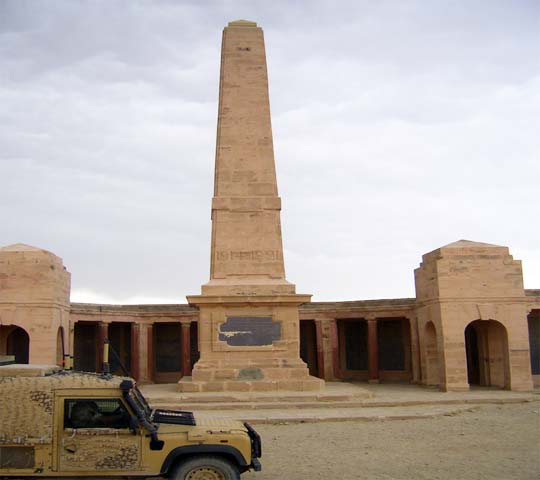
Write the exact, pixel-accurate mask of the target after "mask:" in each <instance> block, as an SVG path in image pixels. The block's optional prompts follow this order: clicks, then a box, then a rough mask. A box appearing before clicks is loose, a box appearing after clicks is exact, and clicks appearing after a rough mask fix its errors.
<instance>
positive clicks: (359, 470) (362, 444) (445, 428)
mask: <svg viewBox="0 0 540 480" xmlns="http://www.w3.org/2000/svg"><path fill="white" fill-rule="evenodd" d="M426 408H429V407H426ZM257 431H259V433H260V434H261V436H262V438H263V458H262V465H263V471H262V472H259V473H253V472H249V473H246V474H244V475H242V480H311V479H336V480H348V479H369V480H383V479H384V480H387V479H397V480H408V479H411V480H412V479H414V480H421V479H429V480H436V479H440V480H443V479H444V480H447V479H448V480H449V479H452V480H469V479H471V480H472V479H474V480H483V479H490V480H493V479H500V480H539V479H540V403H538V402H533V403H525V404H510V405H484V406H481V407H478V408H477V409H475V410H474V411H473V412H465V413H459V414H455V415H448V416H443V417H439V418H434V419H415V420H393V421H372V422H331V423H330V422H329V423H326V422H325V423H306V424H299V425H298V424H289V425H257Z"/></svg>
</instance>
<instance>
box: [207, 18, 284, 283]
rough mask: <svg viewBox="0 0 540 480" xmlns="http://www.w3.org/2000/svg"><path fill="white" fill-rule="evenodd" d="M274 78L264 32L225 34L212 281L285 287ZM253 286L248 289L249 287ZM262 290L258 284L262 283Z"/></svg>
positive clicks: (248, 27) (241, 29)
mask: <svg viewBox="0 0 540 480" xmlns="http://www.w3.org/2000/svg"><path fill="white" fill-rule="evenodd" d="M280 210H281V200H280V198H279V196H278V189H277V181H276V169H275V163H274V149H273V143H272V126H271V122H270V103H269V98H268V75H267V69H266V54H265V48H264V37H263V32H262V30H261V29H260V28H259V27H257V26H256V24H255V23H253V22H247V21H237V22H231V23H230V24H229V26H228V27H226V28H225V29H224V31H223V43H222V56H221V75H220V85H219V112H218V128H217V146H216V165H215V182H214V198H213V201H212V253H211V255H212V256H211V267H210V283H209V284H208V285H207V286H205V287H203V293H211V292H215V291H216V288H218V287H219V286H221V285H229V286H230V285H232V284H235V285H237V286H238V288H237V289H236V290H237V293H242V292H244V291H246V289H242V287H241V286H242V285H244V286H246V285H261V284H262V283H266V284H272V285H274V290H275V288H276V285H280V288H278V290H280V291H281V292H283V293H285V292H286V293H294V286H292V285H290V284H288V283H287V282H285V268H284V265H283V247H282V239H281V222H280ZM246 288H247V289H248V290H249V287H246ZM256 288H258V289H260V287H256Z"/></svg>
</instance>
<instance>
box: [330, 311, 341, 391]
mask: <svg viewBox="0 0 540 480" xmlns="http://www.w3.org/2000/svg"><path fill="white" fill-rule="evenodd" d="M330 342H331V345H332V373H333V376H334V379H336V380H337V379H340V378H343V375H342V373H341V365H340V363H339V332H338V321H337V319H335V318H333V319H332V323H331V324H330Z"/></svg>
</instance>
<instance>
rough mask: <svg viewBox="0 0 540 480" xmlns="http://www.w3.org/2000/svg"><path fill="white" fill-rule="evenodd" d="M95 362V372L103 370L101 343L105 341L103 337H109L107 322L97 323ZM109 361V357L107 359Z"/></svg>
mask: <svg viewBox="0 0 540 480" xmlns="http://www.w3.org/2000/svg"><path fill="white" fill-rule="evenodd" d="M97 337H98V338H97V342H98V344H97V351H98V354H97V362H98V364H97V365H96V367H97V368H96V372H101V371H103V345H104V343H105V339H108V338H109V323H108V322H99V324H98V335H97ZM109 362H110V359H109Z"/></svg>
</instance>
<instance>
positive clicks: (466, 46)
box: [0, 0, 540, 301]
mask: <svg viewBox="0 0 540 480" xmlns="http://www.w3.org/2000/svg"><path fill="white" fill-rule="evenodd" d="M236 18H249V19H253V20H256V21H257V22H258V23H259V24H260V25H261V26H262V27H263V29H264V30H265V36H266V47H267V55H268V68H269V75H270V98H271V108H272V113H273V130H274V143H275V150H276V163H277V169H278V182H279V189H280V194H281V196H282V198H283V208H284V209H283V234H284V244H285V249H286V252H285V257H286V267H287V272H288V276H289V278H290V280H291V281H294V282H296V283H297V284H298V290H299V291H303V292H308V293H314V294H315V298H319V299H353V298H373V297H380V296H386V297H398V296H405V295H413V294H414V287H413V280H412V269H413V268H414V267H415V266H416V265H417V264H418V262H419V261H420V257H421V255H422V253H425V252H427V251H429V250H431V249H433V248H436V247H438V246H440V245H444V244H446V243H449V242H451V241H454V240H456V239H458V238H470V239H473V240H479V241H486V242H490V243H500V244H506V245H509V246H510V247H511V249H512V250H514V249H515V250H516V252H518V253H519V254H521V255H523V258H522V259H523V260H524V265H525V273H526V277H525V280H526V285H527V286H528V287H530V288H532V287H535V286H538V285H540V270H539V269H538V267H536V265H540V250H539V249H538V247H537V245H538V244H539V243H540V237H539V235H540V232H539V231H538V230H537V229H534V228H532V227H531V225H532V224H531V218H534V217H535V215H536V216H538V214H539V213H540V212H539V211H538V208H539V203H538V202H537V201H536V198H537V193H536V191H537V187H536V183H537V180H536V179H537V178H538V177H539V176H540V171H539V169H540V167H539V165H540V162H539V161H538V160H539V159H538V152H539V151H540V148H539V147H540V140H539V139H538V135H537V133H536V125H537V122H538V120H537V119H538V116H539V114H540V96H539V92H540V60H538V55H537V52H538V50H539V47H540V40H539V38H538V33H537V32H538V30H539V28H538V27H539V18H540V8H539V7H538V4H537V3H536V2H527V1H518V2H512V3H511V4H510V3H508V2H502V1H500V2H499V1H490V2H487V1H485V2H483V1H480V2H474V3H471V2H464V1H463V2H452V3H449V2H442V1H440V2H438V1H435V2H419V1H418V2H415V1H411V2H401V1H382V2H371V1H363V2H362V1H360V2H339V7H336V3H335V2H330V1H311V2H303V1H297V2H291V1H276V2H266V1H247V0H246V1H234V2H233V1H208V2H199V1H172V0H171V1H165V0H159V1H143V0H139V1H118V2H110V1H105V0H102V1H92V2H91V1H67V0H66V1H62V0H57V1H54V2H39V1H30V0H18V1H9V0H8V1H4V2H1V3H0V105H2V108H1V109H0V146H1V149H0V176H1V178H2V179H9V181H8V182H6V183H5V184H4V185H5V186H4V187H3V188H2V190H0V218H1V219H2V222H1V227H0V244H1V245H6V244H10V243H16V242H25V243H30V244H34V245H37V246H40V247H44V248H47V249H49V250H51V251H53V252H55V253H56V254H58V255H60V256H61V257H62V258H63V259H64V262H65V264H66V265H67V266H68V269H69V270H70V271H71V272H72V274H73V288H74V290H75V291H76V292H77V291H79V292H80V291H91V292H94V293H95V294H96V295H97V298H110V299H112V300H115V301H121V300H123V299H126V298H140V297H143V296H145V297H154V298H160V299H163V298H165V299H170V300H171V301H184V299H183V296H184V295H185V294H192V293H197V292H198V291H199V286H200V284H201V283H204V282H205V281H206V280H207V278H208V269H209V241H210V198H211V196H212V181H213V166H214V165H213V163H214V150H215V128H216V113H217V93H218V80H219V78H218V76H219V55H220V51H219V48H220V40H221V29H222V28H223V26H224V25H225V24H226V22H227V21H230V20H233V19H236ZM516 258H520V257H518V256H517V254H516ZM100 296H101V297H100Z"/></svg>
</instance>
